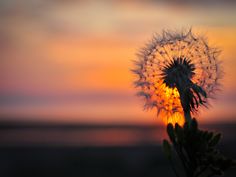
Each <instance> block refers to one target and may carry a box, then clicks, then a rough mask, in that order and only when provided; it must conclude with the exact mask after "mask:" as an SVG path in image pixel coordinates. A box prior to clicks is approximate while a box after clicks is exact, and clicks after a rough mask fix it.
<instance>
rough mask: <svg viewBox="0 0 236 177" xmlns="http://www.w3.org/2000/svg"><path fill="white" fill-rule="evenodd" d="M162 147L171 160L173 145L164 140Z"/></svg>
mask: <svg viewBox="0 0 236 177" xmlns="http://www.w3.org/2000/svg"><path fill="white" fill-rule="evenodd" d="M162 147H163V150H164V153H165V155H166V157H167V158H171V145H170V143H169V142H168V141H167V140H165V139H164V140H163V143H162Z"/></svg>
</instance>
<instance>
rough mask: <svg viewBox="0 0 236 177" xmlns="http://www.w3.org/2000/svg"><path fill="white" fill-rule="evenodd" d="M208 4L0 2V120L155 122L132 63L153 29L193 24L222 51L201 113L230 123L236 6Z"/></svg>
mask: <svg viewBox="0 0 236 177" xmlns="http://www.w3.org/2000/svg"><path fill="white" fill-rule="evenodd" d="M212 2H213V1H212ZM212 2H211V1H200V2H199V3H188V4H187V3H185V1H161V0H159V1H151V0H150V1H131V0H130V1H125V0H123V1H118V0H117V1H115V0H98V1H95V0H94V1H92V0H87V1H86V0H84V1H75V0H68V1H63V0H61V1H57V0H34V1H32V0H22V1H18V0H3V1H0V21H1V25H0V57H1V58H0V117H1V120H3V119H4V120H7V119H11V120H20V121H21V120H30V121H52V122H76V123H158V122H160V120H161V118H156V111H155V110H153V111H150V112H145V111H143V108H142V105H143V103H144V102H143V100H142V99H140V98H137V97H136V96H135V93H136V90H135V89H134V88H133V85H132V82H133V80H134V76H133V74H132V73H131V72H130V69H131V68H132V60H133V59H135V58H136V56H135V53H136V52H137V50H138V49H139V48H140V47H142V46H144V44H145V43H146V42H147V41H148V40H150V39H151V37H152V35H153V34H154V33H155V32H156V33H158V32H161V31H162V29H171V30H181V29H188V28H189V27H192V29H193V32H194V33H197V34H204V35H205V36H207V38H208V40H209V43H210V44H211V45H213V46H217V47H219V48H220V49H221V50H222V53H221V55H220V56H219V57H220V60H222V62H223V67H224V72H225V76H224V79H223V80H222V91H221V93H220V94H218V95H217V97H218V99H217V100H216V101H213V102H212V106H211V108H210V109H209V110H207V109H203V110H202V111H201V112H200V114H199V115H198V117H199V118H200V120H202V121H205V122H207V121H235V120H236V109H235V108H236V93H235V90H236V57H235V56H236V44H235V41H236V4H233V3H232V2H230V1H225V3H217V4H212Z"/></svg>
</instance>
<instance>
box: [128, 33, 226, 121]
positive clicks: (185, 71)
mask: <svg viewBox="0 0 236 177" xmlns="http://www.w3.org/2000/svg"><path fill="white" fill-rule="evenodd" d="M218 54H219V50H218V49H216V48H211V47H210V46H209V45H208V42H207V40H206V39H204V38H203V37H197V36H194V35H193V33H192V30H191V29H190V30H189V31H187V32H180V33H176V32H168V31H163V32H162V34H161V35H157V34H156V35H154V37H153V39H152V40H151V41H150V42H149V43H147V44H146V46H145V47H144V48H142V49H141V50H140V51H139V52H138V54H137V59H136V60H135V62H134V65H135V68H134V69H133V70H132V71H133V73H134V74H135V75H136V76H137V80H136V81H135V82H134V85H135V87H138V88H139V90H140V92H139V94H138V95H139V96H142V97H144V99H145V106H144V108H145V109H152V108H156V109H157V114H158V115H162V116H164V117H166V118H167V119H169V118H173V117H178V119H180V117H181V116H180V115H183V107H182V105H181V100H180V94H179V91H178V89H177V84H178V83H181V81H180V80H179V78H184V79H185V80H189V82H191V83H193V84H195V85H194V86H196V87H193V90H195V89H199V88H200V89H202V90H203V91H204V92H203V93H206V96H207V97H203V98H200V99H199V102H200V103H201V104H203V103H204V104H207V103H208V102H207V99H208V98H212V97H213V96H214V94H215V91H217V90H218V88H219V86H220V84H219V81H220V78H221V76H222V70H221V66H220V62H219V61H218V59H217V57H218ZM180 76H181V77H180ZM193 95H195V96H196V97H197V96H198V95H196V93H195V92H193ZM203 95H204V94H203ZM195 96H194V99H195ZM194 104H197V105H194ZM197 107H198V101H197V100H193V103H192V106H191V108H192V109H191V111H193V110H194V111H196V112H197V111H198V109H196V108H197ZM182 117H183V116H182Z"/></svg>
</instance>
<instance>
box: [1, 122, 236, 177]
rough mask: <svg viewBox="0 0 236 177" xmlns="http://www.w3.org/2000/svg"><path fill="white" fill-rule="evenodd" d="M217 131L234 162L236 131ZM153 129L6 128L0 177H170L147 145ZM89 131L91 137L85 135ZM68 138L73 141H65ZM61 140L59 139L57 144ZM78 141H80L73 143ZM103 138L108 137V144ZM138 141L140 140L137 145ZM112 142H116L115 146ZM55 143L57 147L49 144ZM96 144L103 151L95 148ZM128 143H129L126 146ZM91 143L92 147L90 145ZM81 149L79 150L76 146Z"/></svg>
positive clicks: (156, 147) (231, 175)
mask: <svg viewBox="0 0 236 177" xmlns="http://www.w3.org/2000/svg"><path fill="white" fill-rule="evenodd" d="M220 127H224V128H223V129H221V128H219V126H218V127H217V126H216V127H212V129H215V130H218V131H221V132H223V135H224V137H223V141H222V142H221V143H220V147H219V148H220V150H221V151H222V152H223V153H224V154H225V155H227V156H231V157H232V158H235V157H236V150H235V149H236V143H235V137H234V135H235V132H236V126H235V124H234V125H232V124H231V125H230V124H229V125H224V126H222V125H220ZM95 129H96V131H95ZM104 129H105V130H106V131H105V132H103V131H104ZM118 129H119V131H118ZM152 129H153V127H149V128H148V127H143V128H142V127H126V128H124V127H123V128H122V127H118V128H115V127H112V128H107V127H102V128H101V127H100V128H98V127H83V128H81V127H80V128H79V127H66V128H65V127H42V126H41V127H34V126H28V127H20V128H19V127H18V126H16V127H14V126H10V127H8V126H5V125H4V126H2V128H0V137H1V139H0V176H1V177H54V176H55V177H174V176H175V175H174V173H173V172H172V170H171V168H170V166H169V163H168V161H167V160H166V158H165V157H164V155H163V153H162V148H161V146H160V141H154V140H155V137H153V138H152V139H148V137H150V136H151V135H152V134H153V133H154V134H158V130H157V132H156V131H154V130H152ZM75 130H76V131H75ZM85 130H86V132H87V133H85ZM150 130H151V132H149V131H150ZM58 131H59V132H60V133H58ZM78 131H79V132H78ZM91 131H94V132H93V133H88V132H91ZM101 131H102V132H103V133H101ZM56 132H57V133H56ZM122 132H123V134H122ZM124 132H126V133H124ZM159 133H160V132H159ZM98 134H100V135H99V136H98ZM107 134H108V135H112V136H107ZM72 135H76V136H74V137H71V140H68V139H69V137H70V136H72ZM82 135H83V136H82ZM88 135H89V136H88ZM96 135H97V136H96ZM131 135H132V136H131ZM141 135H145V136H144V137H141ZM93 136H96V137H93ZM125 136H126V138H125ZM127 136H129V138H127ZM60 137H61V138H62V137H63V139H62V141H61V142H60V141H59V140H60ZM76 137H77V138H78V137H80V138H79V139H78V140H77V141H76V142H74V140H75V139H76ZM105 137H108V140H107V139H105ZM137 137H140V138H139V139H138V140H137ZM145 137H146V138H145ZM82 138H86V139H87V138H90V140H91V141H87V140H86V141H85V140H83V141H82ZM93 138H95V139H93ZM112 138H113V139H114V138H115V139H117V141H118V140H119V141H118V142H116V141H114V140H112ZM55 139H57V141H53V140H55ZM96 139H99V142H100V141H102V142H103V143H104V145H102V144H97V142H96V141H95V140H96ZM66 140H67V141H66ZM72 140H73V141H72ZM128 140H130V142H132V143H130V144H129V143H128V142H127V141H128ZM134 140H135V141H134ZM66 142H67V143H66ZM92 142H96V143H95V144H94V145H93V144H92ZM81 143H82V145H83V146H80V145H79V144H81ZM109 143H111V144H109ZM119 143H120V144H119ZM86 144H87V145H86ZM125 144H126V145H125ZM225 176H226V177H235V176H236V169H232V170H229V171H228V172H227V173H226V175H225Z"/></svg>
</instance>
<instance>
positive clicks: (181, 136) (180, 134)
mask: <svg viewBox="0 0 236 177" xmlns="http://www.w3.org/2000/svg"><path fill="white" fill-rule="evenodd" d="M175 134H176V135H177V140H178V142H179V143H183V142H184V131H183V128H182V127H180V126H179V124H178V123H176V124H175Z"/></svg>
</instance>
